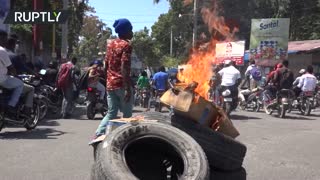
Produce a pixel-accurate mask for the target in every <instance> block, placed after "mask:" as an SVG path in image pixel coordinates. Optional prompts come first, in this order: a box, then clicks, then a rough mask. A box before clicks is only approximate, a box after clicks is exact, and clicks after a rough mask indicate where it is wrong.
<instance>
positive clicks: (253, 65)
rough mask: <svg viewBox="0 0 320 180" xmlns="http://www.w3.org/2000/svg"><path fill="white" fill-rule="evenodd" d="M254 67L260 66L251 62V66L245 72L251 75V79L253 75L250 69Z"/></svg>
mask: <svg viewBox="0 0 320 180" xmlns="http://www.w3.org/2000/svg"><path fill="white" fill-rule="evenodd" d="M253 68H258V67H257V66H256V65H255V64H251V65H250V66H248V68H247V70H246V72H245V73H244V74H245V75H246V76H247V75H250V79H252V75H251V72H250V71H251V70H252V69H253Z"/></svg>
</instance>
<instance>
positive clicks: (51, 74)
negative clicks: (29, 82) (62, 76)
mask: <svg viewBox="0 0 320 180" xmlns="http://www.w3.org/2000/svg"><path fill="white" fill-rule="evenodd" d="M57 75H58V63H57V62H56V61H50V62H49V65H48V68H47V69H46V73H45V75H44V76H43V82H44V84H46V85H49V86H51V87H55V81H56V79H57Z"/></svg>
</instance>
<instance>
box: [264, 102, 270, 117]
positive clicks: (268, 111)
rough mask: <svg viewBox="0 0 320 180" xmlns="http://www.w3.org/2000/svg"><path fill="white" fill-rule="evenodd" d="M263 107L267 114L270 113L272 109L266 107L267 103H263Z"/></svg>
mask: <svg viewBox="0 0 320 180" xmlns="http://www.w3.org/2000/svg"><path fill="white" fill-rule="evenodd" d="M263 109H264V112H265V113H266V114H268V115H271V114H272V110H271V109H269V108H268V105H267V104H264V105H263Z"/></svg>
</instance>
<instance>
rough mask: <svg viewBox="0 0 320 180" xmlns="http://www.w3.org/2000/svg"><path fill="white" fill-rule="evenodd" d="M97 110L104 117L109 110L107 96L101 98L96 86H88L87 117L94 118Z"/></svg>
mask: <svg viewBox="0 0 320 180" xmlns="http://www.w3.org/2000/svg"><path fill="white" fill-rule="evenodd" d="M97 112H100V113H101V115H102V116H103V117H104V116H105V115H106V114H107V112H108V104H107V100H106V96H105V98H104V100H100V93H99V91H98V90H97V89H96V88H92V87H88V88H87V117H88V119H94V117H95V115H96V113H97Z"/></svg>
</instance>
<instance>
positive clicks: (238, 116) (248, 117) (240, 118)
mask: <svg viewBox="0 0 320 180" xmlns="http://www.w3.org/2000/svg"><path fill="white" fill-rule="evenodd" d="M230 119H231V120H258V119H261V118H259V117H253V116H243V115H238V114H231V116H230Z"/></svg>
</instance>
